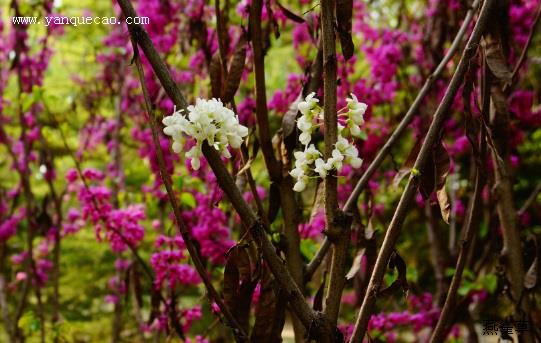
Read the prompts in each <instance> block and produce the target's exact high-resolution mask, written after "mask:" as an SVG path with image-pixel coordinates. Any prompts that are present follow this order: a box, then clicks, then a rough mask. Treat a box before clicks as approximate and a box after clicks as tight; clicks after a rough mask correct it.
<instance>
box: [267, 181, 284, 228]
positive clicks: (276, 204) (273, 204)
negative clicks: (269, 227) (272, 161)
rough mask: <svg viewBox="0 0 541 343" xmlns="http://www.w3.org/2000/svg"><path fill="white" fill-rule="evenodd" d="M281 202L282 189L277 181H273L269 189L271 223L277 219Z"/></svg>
mask: <svg viewBox="0 0 541 343" xmlns="http://www.w3.org/2000/svg"><path fill="white" fill-rule="evenodd" d="M280 204H281V200H280V189H279V187H278V185H277V184H276V183H274V182H271V185H270V191H269V210H268V212H267V213H268V219H269V223H272V222H273V221H274V220H275V219H276V216H277V215H278V210H279V209H280Z"/></svg>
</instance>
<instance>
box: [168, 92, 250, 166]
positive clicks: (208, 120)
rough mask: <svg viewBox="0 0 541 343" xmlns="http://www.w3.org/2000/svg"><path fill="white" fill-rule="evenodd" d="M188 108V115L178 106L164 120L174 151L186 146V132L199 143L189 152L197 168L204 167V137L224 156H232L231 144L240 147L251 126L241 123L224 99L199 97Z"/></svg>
mask: <svg viewBox="0 0 541 343" xmlns="http://www.w3.org/2000/svg"><path fill="white" fill-rule="evenodd" d="M187 111H188V116H187V118H186V117H184V116H183V115H182V112H183V110H179V111H176V110H175V111H174V112H173V114H172V115H170V116H167V117H165V118H163V120H162V123H163V124H164V125H165V128H164V129H163V132H164V133H165V134H166V135H168V136H171V137H172V138H173V151H175V152H176V153H179V152H180V151H181V150H182V143H181V140H182V134H185V135H187V136H190V137H192V138H193V139H195V140H196V146H194V147H193V148H192V149H191V150H190V151H188V152H187V153H186V157H187V158H191V159H192V161H191V163H192V168H193V169H199V168H200V165H201V164H200V160H199V158H200V157H201V156H202V152H201V145H202V144H203V141H205V140H206V141H207V142H208V144H209V145H210V146H212V147H214V149H216V150H218V151H219V152H220V154H221V155H222V156H224V157H226V158H229V157H231V153H230V152H229V150H228V147H229V146H231V147H232V148H233V149H238V148H240V146H241V145H242V142H243V138H244V137H246V136H247V135H248V128H247V127H245V126H243V125H241V124H240V123H239V118H238V117H237V116H236V115H235V113H234V112H233V111H231V110H230V109H228V108H226V107H225V106H224V105H223V103H222V102H221V101H220V100H217V99H210V100H205V99H201V98H198V99H197V100H196V103H195V105H190V106H188V108H187Z"/></svg>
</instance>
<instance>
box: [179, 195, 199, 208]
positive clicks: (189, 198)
mask: <svg viewBox="0 0 541 343" xmlns="http://www.w3.org/2000/svg"><path fill="white" fill-rule="evenodd" d="M180 201H181V202H182V204H183V205H187V206H189V207H192V208H193V207H195V206H196V205H197V202H196V201H195V197H194V196H193V194H192V193H187V192H184V193H182V194H181V195H180Z"/></svg>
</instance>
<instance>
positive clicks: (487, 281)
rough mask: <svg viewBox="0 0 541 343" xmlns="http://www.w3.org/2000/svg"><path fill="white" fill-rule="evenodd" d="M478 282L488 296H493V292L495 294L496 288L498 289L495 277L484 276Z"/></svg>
mask: <svg viewBox="0 0 541 343" xmlns="http://www.w3.org/2000/svg"><path fill="white" fill-rule="evenodd" d="M480 281H481V284H482V285H483V288H485V289H486V290H487V291H488V292H489V293H490V294H494V292H496V288H498V277H497V276H496V275H494V274H488V275H485V276H483V277H482V278H481V280H480Z"/></svg>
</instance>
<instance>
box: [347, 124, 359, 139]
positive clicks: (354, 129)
mask: <svg viewBox="0 0 541 343" xmlns="http://www.w3.org/2000/svg"><path fill="white" fill-rule="evenodd" d="M348 124H350V125H348V127H349V132H351V135H352V136H354V137H359V136H360V135H361V128H360V127H359V125H357V124H355V123H354V122H353V121H348Z"/></svg>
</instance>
